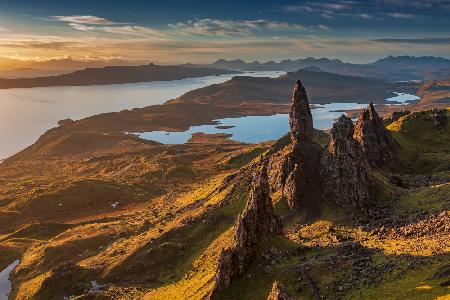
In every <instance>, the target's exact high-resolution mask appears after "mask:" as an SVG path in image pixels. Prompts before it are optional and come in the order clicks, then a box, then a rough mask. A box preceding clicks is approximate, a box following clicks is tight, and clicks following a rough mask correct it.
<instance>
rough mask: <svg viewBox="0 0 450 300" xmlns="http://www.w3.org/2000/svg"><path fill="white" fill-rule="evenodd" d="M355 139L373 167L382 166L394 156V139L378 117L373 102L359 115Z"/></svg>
mask: <svg viewBox="0 0 450 300" xmlns="http://www.w3.org/2000/svg"><path fill="white" fill-rule="evenodd" d="M354 138H355V139H356V140H357V141H358V143H359V144H360V145H361V147H362V150H363V151H364V153H365V154H366V155H367V159H368V160H369V162H370V163H371V165H373V166H380V165H381V164H383V163H384V162H386V161H388V160H389V159H391V158H392V156H393V152H394V145H395V143H394V139H393V138H392V136H391V134H390V133H389V131H388V130H387V129H386V128H385V126H384V122H383V119H381V118H380V117H379V116H378V114H377V112H376V111H375V108H374V107H373V104H372V102H370V103H369V108H368V109H364V110H363V111H362V112H361V113H360V114H359V115H358V121H357V122H356V124H355V133H354Z"/></svg>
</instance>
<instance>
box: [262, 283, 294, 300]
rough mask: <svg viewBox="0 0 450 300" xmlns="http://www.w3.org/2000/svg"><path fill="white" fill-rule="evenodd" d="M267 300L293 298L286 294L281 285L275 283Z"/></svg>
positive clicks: (291, 299) (290, 299)
mask: <svg viewBox="0 0 450 300" xmlns="http://www.w3.org/2000/svg"><path fill="white" fill-rule="evenodd" d="M267 300H294V298H293V297H291V296H290V295H289V294H287V293H286V290H285V287H284V286H283V285H282V284H281V283H279V282H278V281H275V282H274V283H273V285H272V290H271V291H270V294H269V297H267Z"/></svg>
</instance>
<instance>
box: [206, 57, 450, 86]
mask: <svg viewBox="0 0 450 300" xmlns="http://www.w3.org/2000/svg"><path fill="white" fill-rule="evenodd" d="M198 66H201V67H214V68H221V69H228V70H241V71H251V70H253V71H287V72H291V71H296V70H298V69H301V68H306V67H317V68H320V69H322V70H324V71H327V72H332V73H338V74H343V75H353V76H366V77H377V78H383V79H387V80H393V81H401V80H429V79H439V78H449V77H450V60H448V59H445V58H441V57H433V56H423V57H414V56H397V57H394V56H389V57H387V58H383V59H380V60H377V61H376V62H373V63H368V64H351V63H345V62H343V61H341V60H339V59H329V58H314V57H307V58H304V59H297V60H290V59H287V60H282V61H280V62H274V61H269V62H265V63H261V62H258V61H254V62H250V63H247V62H245V61H243V60H240V59H236V60H224V59H219V60H217V61H216V62H214V63H212V64H209V65H198Z"/></svg>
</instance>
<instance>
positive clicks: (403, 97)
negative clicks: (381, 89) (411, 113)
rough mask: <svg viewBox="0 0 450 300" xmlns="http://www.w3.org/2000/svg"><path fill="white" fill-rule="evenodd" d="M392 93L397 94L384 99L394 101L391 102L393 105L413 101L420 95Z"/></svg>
mask: <svg viewBox="0 0 450 300" xmlns="http://www.w3.org/2000/svg"><path fill="white" fill-rule="evenodd" d="M394 94H397V96H394V97H391V98H387V99H386V101H389V102H395V103H393V104H394V105H402V104H408V103H407V102H408V101H414V100H419V99H420V97H418V96H416V95H411V94H406V93H397V92H394Z"/></svg>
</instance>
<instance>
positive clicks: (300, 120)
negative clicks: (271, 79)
mask: <svg viewBox="0 0 450 300" xmlns="http://www.w3.org/2000/svg"><path fill="white" fill-rule="evenodd" d="M289 125H290V128H291V139H292V143H293V144H294V145H297V144H298V143H299V142H300V141H310V140H311V138H312V135H313V120H312V114H311V110H310V108H309V101H308V96H307V95H306V91H305V88H304V87H303V85H302V84H301V82H300V80H297V83H296V85H295V87H294V91H293V92H292V106H291V111H290V112H289Z"/></svg>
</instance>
